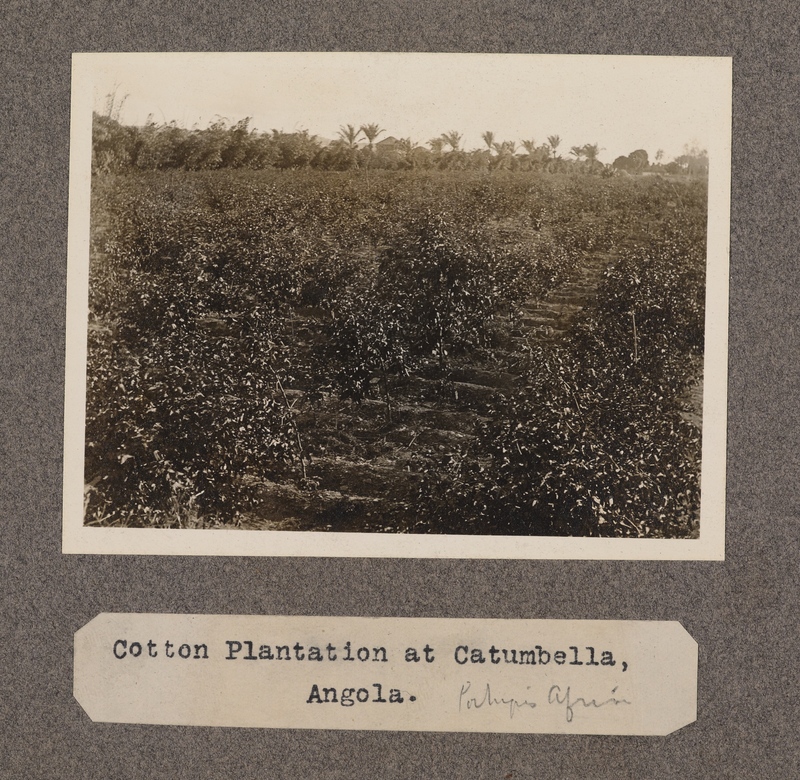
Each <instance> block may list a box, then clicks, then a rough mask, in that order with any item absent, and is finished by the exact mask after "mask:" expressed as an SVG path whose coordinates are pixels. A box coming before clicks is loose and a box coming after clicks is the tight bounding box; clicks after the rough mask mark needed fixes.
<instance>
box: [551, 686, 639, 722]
mask: <svg viewBox="0 0 800 780" xmlns="http://www.w3.org/2000/svg"><path fill="white" fill-rule="evenodd" d="M616 692H617V689H616V688H614V689H612V691H611V693H616ZM547 703H548V704H556V705H560V706H563V707H564V716H565V717H566V720H567V723H572V719H573V718H574V717H575V709H576V708H581V707H582V708H583V709H585V710H590V709H595V710H599V709H601V708H602V707H607V706H609V705H613V706H617V705H620V704H630V703H631V702H629V701H628V700H627V699H617V698H616V697H614V696H610V697H609V698H607V699H604V700H602V701H597V699H586V698H584V697H583V696H576V695H575V694H573V693H572V687H571V686H569V685H567V686H566V688H564V689H563V690H562V687H561V686H560V685H553V686H551V688H550V692H549V693H548V694H547Z"/></svg>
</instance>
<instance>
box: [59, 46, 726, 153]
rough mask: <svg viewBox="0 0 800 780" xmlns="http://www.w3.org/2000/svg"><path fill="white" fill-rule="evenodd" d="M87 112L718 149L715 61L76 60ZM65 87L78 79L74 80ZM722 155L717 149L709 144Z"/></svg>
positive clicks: (439, 57)
mask: <svg viewBox="0 0 800 780" xmlns="http://www.w3.org/2000/svg"><path fill="white" fill-rule="evenodd" d="M74 64H75V67H76V69H84V70H83V71H82V72H83V74H84V76H85V77H86V78H85V79H84V80H82V81H81V83H87V84H88V83H91V84H92V90H93V98H92V100H93V104H94V108H95V110H99V111H102V110H103V107H104V104H105V96H106V95H108V94H109V93H110V92H112V91H113V90H114V89H115V88H116V93H117V97H118V99H121V98H122V97H124V96H126V95H127V96H128V97H127V99H126V100H125V103H124V106H123V110H122V113H121V116H120V119H121V121H123V122H124V123H127V124H144V122H145V121H146V120H147V117H148V115H150V114H152V115H153V117H154V119H155V121H157V122H162V121H170V120H175V121H177V122H178V123H179V124H180V125H182V126H184V127H192V126H194V125H195V124H197V125H199V126H200V127H205V126H207V125H208V123H209V122H210V121H211V120H213V119H214V117H215V116H222V117H225V118H227V119H228V120H229V121H231V122H235V121H238V120H240V119H243V118H244V117H247V116H249V117H252V123H251V126H252V127H255V128H257V129H259V130H270V129H272V128H277V129H279V130H285V131H287V132H288V131H293V130H301V129H306V130H308V131H309V132H310V133H312V134H314V135H318V136H321V137H323V138H328V139H333V138H336V137H337V131H338V129H339V127H340V126H341V125H345V124H352V125H355V126H356V127H358V126H359V125H362V124H366V123H371V122H376V123H378V124H379V125H380V126H381V127H382V128H385V130H386V133H384V134H383V135H382V136H380V137H386V136H388V135H393V136H395V137H397V138H404V137H410V138H411V139H412V140H413V141H416V142H417V143H420V144H425V143H426V142H427V141H428V140H429V139H430V138H433V137H435V136H438V135H440V134H441V133H443V132H447V131H450V130H457V131H459V132H461V133H462V134H463V135H464V140H463V142H462V148H465V149H472V148H477V147H483V146H484V144H483V141H482V140H481V134H482V133H483V132H484V131H485V130H491V131H493V132H494V134H495V139H496V140H498V141H503V140H513V141H515V142H517V143H519V142H520V141H521V140H522V139H533V140H535V142H536V144H537V145H539V144H542V143H544V142H546V140H547V136H549V135H554V134H556V135H559V136H560V137H561V145H560V146H559V153H560V154H562V155H563V156H565V157H568V156H569V150H570V147H571V146H582V145H584V144H586V143H597V144H599V145H600V147H601V148H602V149H603V151H602V152H601V153H600V158H599V159H600V160H601V161H603V162H612V161H613V160H614V159H615V158H616V157H617V156H618V155H622V154H629V153H630V152H632V151H634V150H635V149H645V150H647V152H648V153H649V155H650V158H651V160H652V159H653V158H654V157H655V154H656V151H657V150H658V149H663V150H664V153H665V155H664V159H665V161H668V160H671V159H673V158H674V157H676V156H677V155H680V154H681V153H682V152H683V147H684V144H687V143H689V144H696V145H698V146H700V147H701V148H707V149H708V150H709V154H710V156H711V158H712V160H713V158H714V152H715V149H717V148H720V149H721V148H722V147H724V146H725V145H726V144H728V143H729V133H730V121H731V63H730V60H729V59H727V58H709V57H640V56H627V57H621V56H597V55H529V54H512V55H507V54H396V53H394V54H366V53H312V54H300V53H273V54H78V55H75V61H74ZM76 83H78V82H76ZM720 145H722V146H720Z"/></svg>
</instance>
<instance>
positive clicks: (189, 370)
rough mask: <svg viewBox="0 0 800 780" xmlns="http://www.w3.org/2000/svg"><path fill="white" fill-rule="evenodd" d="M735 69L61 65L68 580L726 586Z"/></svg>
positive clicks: (248, 61) (546, 63)
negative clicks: (462, 561) (301, 569)
mask: <svg viewBox="0 0 800 780" xmlns="http://www.w3.org/2000/svg"><path fill="white" fill-rule="evenodd" d="M730 127H731V63H730V59H727V58H695V57H638V56H637V57H633V56H629V57H621V56H588V55H587V56H578V55H574V56H571V55H533V54H531V55H500V54H498V55H486V54H365V53H359V54H356V53H315V54H297V53H282V54H76V55H74V56H73V97H72V149H71V155H72V156H71V173H70V175H71V184H70V236H69V239H70V240H69V280H68V284H69V291H68V315H67V316H68V330H67V348H68V355H67V389H66V393H67V399H66V400H67V403H66V419H65V465H64V468H65V472H64V473H65V481H64V499H65V500H64V550H65V552H114V553H120V554H124V553H138V554H145V553H146V554H237V555H362V556H366V555H375V556H398V557H427V556H430V557H478V558H479V557H495V558H497V557H504V558H516V557H522V558H537V557H539V558H547V557H552V558H621V559H624V558H659V557H664V558H697V559H702V558H705V559H719V558H722V557H723V555H724V499H725V423H726V414H725V403H726V381H727V375H726V358H727V284H728V242H729V236H728V233H729V223H728V219H729V197H730Z"/></svg>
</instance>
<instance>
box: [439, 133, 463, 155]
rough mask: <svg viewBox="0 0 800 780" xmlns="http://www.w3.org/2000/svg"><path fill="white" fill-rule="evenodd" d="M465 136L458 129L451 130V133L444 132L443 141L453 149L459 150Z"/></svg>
mask: <svg viewBox="0 0 800 780" xmlns="http://www.w3.org/2000/svg"><path fill="white" fill-rule="evenodd" d="M462 138H463V136H462V135H461V133H459V132H457V131H456V130H451V131H450V132H449V133H442V141H444V142H445V143H446V144H447V145H448V146H449V147H450V148H451V150H452V151H454V152H457V151H458V149H459V146H460V145H461V139H462Z"/></svg>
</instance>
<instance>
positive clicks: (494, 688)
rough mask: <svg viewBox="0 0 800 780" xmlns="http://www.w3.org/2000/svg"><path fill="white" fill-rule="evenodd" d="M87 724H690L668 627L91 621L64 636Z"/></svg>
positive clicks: (674, 633)
mask: <svg viewBox="0 0 800 780" xmlns="http://www.w3.org/2000/svg"><path fill="white" fill-rule="evenodd" d="M74 694H75V698H76V699H77V700H78V702H79V703H80V704H81V706H82V707H83V708H84V709H85V710H86V712H87V713H88V715H89V717H90V718H91V719H92V720H93V721H96V722H110V723H143V724H163V725H187V726H240V727H256V728H293V729H294V728H303V729H377V730H402V731H464V732H468V731H473V732H516V733H557V734H632V735H633V734H636V735H666V734H669V733H670V732H672V731H675V730H676V729H679V728H681V727H682V726H685V725H687V724H689V723H691V722H693V721H694V720H695V718H696V713H697V644H696V642H695V641H694V640H693V639H692V638H691V637H690V636H689V634H688V633H687V632H686V631H685V630H684V629H683V627H682V626H681V625H680V624H679V623H676V622H655V621H613V620H477V619H451V618H441V619H440V618H364V617H285V616H280V617H277V616H253V615H247V616H241V615H165V614H159V615H156V614H102V615H99V616H98V617H96V618H95V619H94V620H92V621H91V622H89V623H88V624H87V625H86V626H84V627H83V628H82V629H80V630H79V631H78V632H77V633H76V634H75V688H74Z"/></svg>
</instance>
